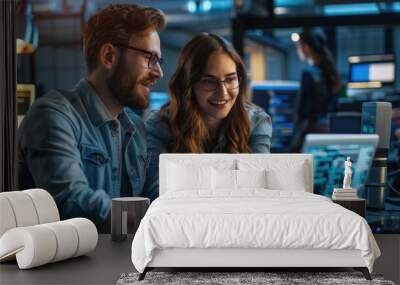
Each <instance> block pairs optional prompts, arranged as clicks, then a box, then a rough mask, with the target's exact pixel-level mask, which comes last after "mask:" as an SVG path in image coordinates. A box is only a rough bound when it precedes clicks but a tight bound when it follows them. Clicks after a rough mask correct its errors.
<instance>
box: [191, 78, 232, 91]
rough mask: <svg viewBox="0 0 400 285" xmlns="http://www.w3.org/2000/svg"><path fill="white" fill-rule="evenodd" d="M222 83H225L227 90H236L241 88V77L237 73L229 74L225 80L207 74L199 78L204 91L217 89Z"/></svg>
mask: <svg viewBox="0 0 400 285" xmlns="http://www.w3.org/2000/svg"><path fill="white" fill-rule="evenodd" d="M220 83H222V84H224V86H225V87H226V89H227V90H230V91H231V90H235V89H237V88H239V85H240V79H239V77H238V76H237V75H234V76H229V77H227V78H225V79H224V80H219V79H217V78H215V77H211V76H207V77H203V78H201V79H200V80H199V82H198V84H199V87H200V88H201V89H203V90H204V91H215V90H217V89H218V87H219V86H220Z"/></svg>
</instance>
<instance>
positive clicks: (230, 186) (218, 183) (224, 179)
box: [212, 167, 237, 190]
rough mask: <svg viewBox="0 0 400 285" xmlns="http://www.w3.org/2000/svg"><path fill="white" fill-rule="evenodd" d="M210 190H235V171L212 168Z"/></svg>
mask: <svg viewBox="0 0 400 285" xmlns="http://www.w3.org/2000/svg"><path fill="white" fill-rule="evenodd" d="M212 182H213V185H212V188H213V189H214V190H218V189H225V190H236V188H237V187H236V185H237V179H236V170H232V169H216V168H214V167H213V168H212Z"/></svg>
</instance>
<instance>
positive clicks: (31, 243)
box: [0, 218, 98, 269]
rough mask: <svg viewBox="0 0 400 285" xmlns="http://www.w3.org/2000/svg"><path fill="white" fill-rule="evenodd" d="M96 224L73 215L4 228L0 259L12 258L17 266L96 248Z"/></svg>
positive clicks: (59, 258) (84, 252) (55, 260)
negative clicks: (44, 222) (24, 225)
mask: <svg viewBox="0 0 400 285" xmlns="http://www.w3.org/2000/svg"><path fill="white" fill-rule="evenodd" d="M97 241H98V234H97V229H96V226H95V225H94V224H93V223H92V222H91V221H90V220H88V219H85V218H74V219H69V220H65V221H61V222H53V223H47V224H41V225H35V226H27V227H17V228H13V229H10V230H8V231H7V232H6V233H5V234H4V235H3V236H2V237H1V238H0V261H5V260H10V259H14V258H15V257H16V259H17V263H18V266H19V268H20V269H28V268H32V267H36V266H40V265H43V264H46V263H51V262H57V261H60V260H64V259H67V258H71V257H76V256H80V255H83V254H86V253H88V252H90V251H92V250H94V249H95V248H96V245H97Z"/></svg>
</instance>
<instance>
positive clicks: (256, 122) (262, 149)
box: [145, 104, 272, 192]
mask: <svg viewBox="0 0 400 285" xmlns="http://www.w3.org/2000/svg"><path fill="white" fill-rule="evenodd" d="M246 112H247V115H248V118H249V121H250V138H249V146H250V149H251V152H252V153H269V152H270V148H271V137H272V122H271V117H270V116H269V115H268V114H267V113H265V112H264V110H262V109H261V108H260V107H258V106H256V105H253V104H247V105H246ZM145 125H146V131H147V148H148V154H149V156H150V163H149V169H148V177H147V179H148V180H149V181H150V183H149V184H151V186H150V187H152V190H151V192H156V191H157V192H158V174H159V172H158V162H159V155H160V154H161V153H167V152H168V149H169V148H170V146H171V144H172V143H173V138H172V136H171V133H170V130H169V127H168V124H167V122H165V121H164V120H162V118H161V115H160V112H159V111H153V112H151V113H150V114H149V115H148V116H147V117H146V119H145ZM211 152H212V153H224V152H226V139H225V137H224V136H221V137H220V138H219V141H218V143H217V144H216V145H215V146H214V147H213V148H212V151H211Z"/></svg>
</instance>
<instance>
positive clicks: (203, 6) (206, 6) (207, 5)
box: [200, 0, 212, 13]
mask: <svg viewBox="0 0 400 285" xmlns="http://www.w3.org/2000/svg"><path fill="white" fill-rule="evenodd" d="M211 6H212V3H211V1H210V0H204V1H203V2H201V3H200V11H201V12H203V13H206V12H209V11H210V10H211Z"/></svg>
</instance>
